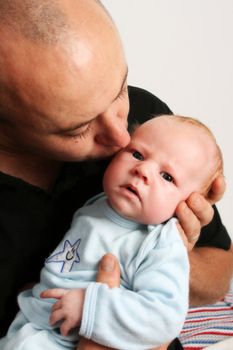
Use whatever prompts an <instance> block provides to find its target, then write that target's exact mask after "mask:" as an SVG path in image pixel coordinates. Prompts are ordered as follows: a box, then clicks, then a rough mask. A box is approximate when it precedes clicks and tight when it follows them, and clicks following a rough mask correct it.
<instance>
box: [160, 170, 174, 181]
mask: <svg viewBox="0 0 233 350" xmlns="http://www.w3.org/2000/svg"><path fill="white" fill-rule="evenodd" d="M160 174H161V176H162V177H163V178H164V180H166V181H168V182H173V181H174V179H173V177H172V176H171V175H170V174H168V173H166V172H165V171H162V172H161V173H160Z"/></svg>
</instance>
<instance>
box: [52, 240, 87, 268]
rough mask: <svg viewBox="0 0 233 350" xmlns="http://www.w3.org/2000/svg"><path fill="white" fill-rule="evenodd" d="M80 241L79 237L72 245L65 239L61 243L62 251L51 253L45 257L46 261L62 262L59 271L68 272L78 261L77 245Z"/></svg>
mask: <svg viewBox="0 0 233 350" xmlns="http://www.w3.org/2000/svg"><path fill="white" fill-rule="evenodd" d="M80 242H81V239H78V240H77V241H76V242H75V243H74V244H73V245H72V244H71V243H70V242H69V241H68V240H66V241H65V242H64V244H63V249H62V251H60V252H58V253H56V254H53V255H51V256H50V257H49V258H48V259H46V263H52V262H56V263H62V267H61V271H60V272H70V271H71V270H72V267H73V265H74V263H79V262H80V258H79V255H78V247H79V244H80Z"/></svg>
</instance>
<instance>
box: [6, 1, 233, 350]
mask: <svg viewBox="0 0 233 350" xmlns="http://www.w3.org/2000/svg"><path fill="white" fill-rule="evenodd" d="M0 35H1V41H0V86H1V88H0V171H1V173H0V184H1V186H0V199H1V210H0V227H1V230H0V235H1V236H0V237H1V238H0V239H1V242H0V249H1V255H0V256H1V264H0V272H1V277H2V281H3V286H2V288H1V295H0V300H1V306H0V312H1V315H0V320H1V325H0V329H1V332H2V334H4V332H5V331H6V329H7V326H8V324H9V322H10V321H11V320H12V318H13V316H14V314H15V312H16V295H17V293H18V292H19V289H20V288H21V287H23V285H24V284H25V283H26V282H29V281H34V280H36V279H37V278H38V271H39V270H40V268H41V266H42V262H43V260H44V258H45V257H46V256H47V255H48V253H49V252H51V250H52V249H53V248H54V247H55V246H56V244H57V243H58V241H59V240H60V239H61V237H62V236H63V235H64V232H65V231H66V230H67V228H68V226H69V224H70V221H71V218H72V214H73V212H74V210H76V209H77V208H78V206H81V205H82V204H83V202H84V201H85V200H86V199H87V198H88V197H90V196H92V195H93V194H95V193H97V192H99V191H100V189H101V187H100V183H101V174H102V171H103V168H104V162H97V161H93V159H97V158H106V157H108V156H110V155H111V154H113V153H115V152H116V151H117V150H118V149H119V148H121V147H124V146H125V145H126V144H127V143H128V141H129V134H128V132H127V129H126V126H127V115H128V110H129V99H128V93H127V65H126V60H125V57H124V52H123V49H122V45H121V41H120V38H119V35H118V32H117V30H116V28H115V26H114V24H113V22H112V20H111V18H110V17H109V15H108V14H107V13H106V11H105V9H104V8H103V7H102V5H101V4H100V3H99V2H98V1H95V0H69V1H65V0H53V1H52V0H51V1H48V0H41V1H40V2H38V1H37V0H24V1H20V0H0ZM166 112H169V109H168V107H167V106H166V105H165V104H164V103H162V102H161V101H159V100H158V99H156V98H155V97H153V96H151V95H150V94H148V93H146V92H143V91H141V90H138V89H133V88H132V89H130V117H129V120H130V122H133V121H134V120H135V119H136V120H137V119H138V120H139V121H143V120H144V119H146V118H148V117H149V116H150V114H151V113H157V114H161V113H166ZM87 159H88V160H91V163H84V162H81V161H84V160H87ZM64 161H66V162H70V163H67V164H64V163H63V162H64ZM76 161H78V162H79V163H77V164H75V163H74V162H76ZM223 192H224V182H223V180H222V179H221V178H219V179H218V180H217V181H215V182H214V184H213V186H212V190H211V193H210V200H211V202H212V203H214V202H216V201H217V200H218V199H219V198H220V197H221V196H222V194H223ZM176 213H177V216H178V218H179V221H180V224H181V226H182V229H183V232H184V233H185V235H186V239H187V241H189V242H190V246H191V247H192V246H193V245H194V243H195V242H196V241H197V239H198V236H199V232H200V227H201V226H203V225H205V224H207V223H209V222H210V220H211V218H212V215H213V209H212V208H211V206H210V205H209V203H208V202H206V201H205V200H204V198H202V197H201V196H199V195H198V194H193V195H192V196H191V197H190V198H189V199H188V200H187V202H186V203H181V204H180V205H179V207H178V208H177V212H176ZM208 227H210V228H209V229H207V230H206V232H204V233H203V234H202V237H201V238H200V240H199V243H198V244H199V246H201V247H199V248H195V249H193V250H192V251H190V262H191V281H190V286H191V293H190V302H191V303H192V304H193V305H195V304H200V303H205V302H207V301H209V302H212V301H215V300H217V299H218V298H219V297H220V296H222V295H223V294H224V293H225V292H226V291H227V289H228V285H229V279H230V275H231V272H232V260H233V259H232V253H231V251H230V250H229V247H230V240H229V237H228V236H227V233H226V232H225V229H224V227H223V226H222V224H221V220H220V219H219V217H218V214H217V212H216V214H215V220H214V221H212V222H211V225H210V226H208ZM219 237H223V238H219ZM211 246H212V248H211ZM216 247H218V248H223V249H217V248H216ZM224 249H225V250H224ZM106 260H107V261H108V262H112V261H113V262H114V260H112V259H111V257H110V256H107V259H105V260H104V266H105V267H106ZM113 265H114V266H117V263H116V262H115V263H114V264H113ZM107 270H108V276H109V275H110V281H111V280H112V285H117V284H118V282H117V280H118V278H116V277H115V274H116V273H115V269H113V272H112V275H111V274H110V272H109V267H108V268H107ZM228 271H229V272H228ZM100 276H101V277H100V278H102V279H103V281H106V282H108V281H109V280H108V277H105V275H103V274H100ZM207 277H208V278H207ZM85 346H86V345H85ZM87 346H90V349H92V346H94V345H92V344H91V345H90V344H87Z"/></svg>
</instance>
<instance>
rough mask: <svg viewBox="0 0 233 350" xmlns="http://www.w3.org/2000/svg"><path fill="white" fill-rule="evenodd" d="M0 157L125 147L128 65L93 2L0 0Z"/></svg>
mask: <svg viewBox="0 0 233 350" xmlns="http://www.w3.org/2000/svg"><path fill="white" fill-rule="evenodd" d="M0 13H1V15H0V22H1V23H0V35H1V41H0V86H1V87H0V137H1V142H0V150H2V151H7V152H11V153H31V154H32V155H35V156H36V155H39V156H42V157H48V158H49V159H58V160H82V159H86V158H92V157H93V158H95V157H102V156H108V155H110V154H112V153H113V152H114V151H116V150H117V149H119V148H120V147H124V146H125V145H126V144H127V143H128V141H129V135H128V133H127V131H126V125H127V114H128V108H129V105H128V94H127V85H126V84H127V82H126V79H127V66H126V61H125V57H124V52H123V48H122V45H121V41H120V38H119V35H118V32H117V30H116V28H115V26H114V23H113V22H112V20H111V18H110V17H109V15H108V14H107V12H106V10H105V9H104V8H103V7H102V5H101V4H100V3H99V2H98V1H95V0H69V1H66V0H42V1H37V0H24V1H20V0H18V1H17V0H0Z"/></svg>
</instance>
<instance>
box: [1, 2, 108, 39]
mask: <svg viewBox="0 0 233 350" xmlns="http://www.w3.org/2000/svg"><path fill="white" fill-rule="evenodd" d="M76 2H77V5H78V3H80V5H81V3H82V1H80V0H77V1H76ZM92 2H93V3H95V4H96V5H99V6H101V7H102V9H103V10H104V11H105V13H107V12H106V10H105V8H104V7H103V5H102V4H101V3H100V2H99V1H98V0H93V1H92ZM64 3H65V2H64V1H56V0H40V1H38V0H23V1H22V0H0V21H1V25H6V26H8V27H9V28H11V30H13V31H16V32H19V33H21V35H22V36H24V37H25V38H27V39H29V40H32V41H37V42H40V43H43V44H54V43H57V42H62V41H64V38H65V37H66V35H67V34H68V33H69V31H70V30H71V28H70V25H69V18H68V16H67V15H66V13H65V12H64V9H63V7H64Z"/></svg>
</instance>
